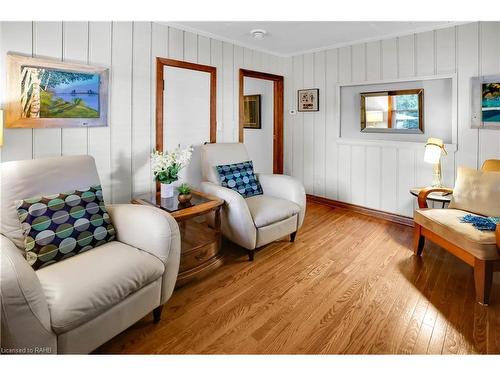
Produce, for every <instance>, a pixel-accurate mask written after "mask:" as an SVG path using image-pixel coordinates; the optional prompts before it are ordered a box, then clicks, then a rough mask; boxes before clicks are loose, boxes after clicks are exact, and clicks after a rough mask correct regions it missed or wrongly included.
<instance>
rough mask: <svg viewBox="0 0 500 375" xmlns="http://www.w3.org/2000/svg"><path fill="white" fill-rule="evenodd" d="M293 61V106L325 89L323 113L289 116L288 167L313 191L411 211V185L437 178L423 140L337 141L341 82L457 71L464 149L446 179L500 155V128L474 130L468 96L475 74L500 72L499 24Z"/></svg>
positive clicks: (451, 160) (448, 160) (454, 156)
mask: <svg viewBox="0 0 500 375" xmlns="http://www.w3.org/2000/svg"><path fill="white" fill-rule="evenodd" d="M290 65H291V66H290V68H289V69H290V77H289V79H288V83H289V87H288V88H287V93H288V105H290V101H292V102H294V101H295V100H296V90H298V89H301V88H311V87H319V88H320V108H321V110H320V112H317V113H297V114H296V115H289V114H288V113H285V129H287V130H289V132H288V137H287V138H286V145H285V156H286V158H285V172H286V173H289V174H292V175H293V176H295V177H297V178H298V179H300V180H301V181H303V182H304V185H305V187H306V191H307V193H309V194H314V195H317V196H321V197H326V198H331V199H335V200H340V201H344V202H347V203H353V204H357V205H361V206H366V207H370V208H375V209H378V210H384V211H388V212H393V213H397V214H401V215H406V216H412V214H413V209H414V207H415V200H414V198H413V197H411V196H410V194H409V192H408V190H409V188H410V187H413V186H423V185H426V184H428V183H429V182H430V180H431V173H432V170H431V166H430V165H428V164H426V163H424V162H423V154H424V147H423V144H414V145H407V144H400V143H396V142H395V143H393V144H391V142H388V143H387V142H379V144H373V142H372V143H366V144H362V143H361V144H358V143H356V144H349V143H347V144H346V143H345V142H341V143H338V142H337V135H338V133H339V129H338V127H339V120H338V119H339V114H338V113H336V112H337V100H338V98H337V93H336V91H335V85H336V84H338V83H339V82H342V83H359V82H366V81H377V80H388V79H393V78H401V79H406V78H409V79H411V78H412V77H418V76H434V75H439V74H450V73H452V74H456V75H457V83H458V110H457V116H458V121H457V122H458V123H457V127H458V129H457V135H458V136H457V138H458V139H457V147H458V150H457V152H456V153H450V154H449V155H448V156H447V157H445V158H444V167H443V168H444V171H443V173H444V178H445V182H446V184H447V185H449V186H453V183H454V179H455V169H456V166H458V165H465V166H469V167H474V168H477V167H479V166H480V165H481V163H482V162H483V160H485V159H487V158H500V131H498V130H478V129H471V128H470V96H469V91H470V88H469V85H470V81H469V80H470V77H472V76H475V75H478V74H481V75H488V74H500V22H480V23H470V24H465V25H460V26H455V27H450V28H445V29H439V30H435V31H429V32H424V33H418V34H414V35H408V36H402V37H398V38H392V39H387V40H380V41H373V42H369V43H362V44H355V45H352V46H346V47H342V48H337V49H331V50H327V51H321V52H316V53H309V54H305V55H299V56H294V57H293V58H291V62H290ZM293 106H294V104H292V107H293ZM285 108H290V107H285ZM429 136H431V135H430V134H429Z"/></svg>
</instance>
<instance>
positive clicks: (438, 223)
mask: <svg viewBox="0 0 500 375" xmlns="http://www.w3.org/2000/svg"><path fill="white" fill-rule="evenodd" d="M469 213H470V212H467V211H462V210H456V209H441V208H424V209H419V210H416V211H415V217H414V220H415V223H417V224H420V225H421V226H423V227H424V228H427V229H429V230H430V231H432V232H434V233H436V234H437V235H439V236H440V237H443V238H444V239H445V240H447V241H449V242H451V243H453V244H454V245H456V246H458V247H460V248H462V249H464V250H466V251H468V252H469V253H470V254H472V255H474V256H475V257H476V258H479V259H483V260H498V259H500V255H499V253H498V250H497V247H496V241H495V232H492V231H480V230H477V229H476V228H474V227H473V226H472V224H469V223H462V222H460V218H462V217H463V216H465V215H467V214H469Z"/></svg>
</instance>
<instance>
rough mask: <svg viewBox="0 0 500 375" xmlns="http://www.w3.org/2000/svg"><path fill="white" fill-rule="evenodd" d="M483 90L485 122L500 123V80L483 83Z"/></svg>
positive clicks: (483, 117) (482, 103)
mask: <svg viewBox="0 0 500 375" xmlns="http://www.w3.org/2000/svg"><path fill="white" fill-rule="evenodd" d="M481 92H482V95H481V114H482V119H483V122H489V123H496V124H498V125H500V81H499V82H491V83H483V84H482V90H481Z"/></svg>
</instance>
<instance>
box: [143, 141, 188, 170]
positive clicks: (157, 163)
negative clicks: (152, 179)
mask: <svg viewBox="0 0 500 375" xmlns="http://www.w3.org/2000/svg"><path fill="white" fill-rule="evenodd" d="M192 155H193V146H187V147H186V148H184V149H182V150H181V149H180V147H179V146H178V147H176V148H175V149H174V150H173V151H170V152H168V151H164V152H159V151H156V150H155V151H153V152H152V153H151V170H152V171H153V173H154V174H155V175H157V174H159V173H162V172H166V171H168V170H169V168H171V167H173V166H174V165H175V164H177V166H178V167H179V170H180V169H182V168H184V167H186V166H187V165H188V164H189V161H190V160H191V157H192Z"/></svg>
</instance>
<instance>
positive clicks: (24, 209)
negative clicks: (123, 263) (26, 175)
mask: <svg viewBox="0 0 500 375" xmlns="http://www.w3.org/2000/svg"><path fill="white" fill-rule="evenodd" d="M16 207H17V214H18V216H19V221H20V222H21V228H22V230H23V234H24V236H25V240H24V244H25V251H26V253H25V257H26V260H27V261H28V263H29V264H30V265H31V266H32V267H33V268H34V269H35V270H36V269H39V268H41V267H46V266H48V265H50V264H54V263H56V262H58V261H61V260H64V259H67V258H69V257H72V256H74V255H76V254H79V253H82V252H84V251H87V250H90V249H92V248H94V247H97V246H100V245H102V244H104V243H106V242H109V241H112V240H114V239H115V228H114V227H113V224H112V223H111V218H110V216H109V214H108V212H107V210H106V207H105V205H104V200H103V197H102V189H101V186H100V185H95V186H90V187H89V188H87V189H81V190H74V191H68V192H66V193H61V194H54V195H49V196H43V197H40V196H39V197H33V198H28V199H23V200H20V201H17V202H16Z"/></svg>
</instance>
